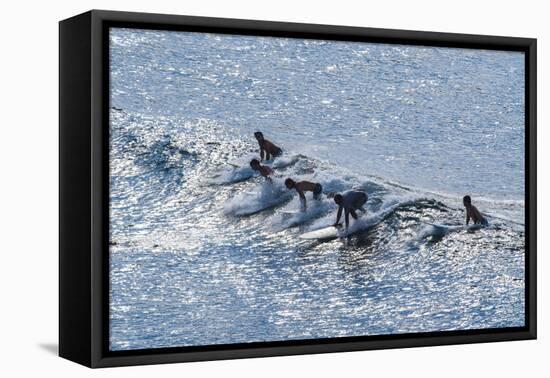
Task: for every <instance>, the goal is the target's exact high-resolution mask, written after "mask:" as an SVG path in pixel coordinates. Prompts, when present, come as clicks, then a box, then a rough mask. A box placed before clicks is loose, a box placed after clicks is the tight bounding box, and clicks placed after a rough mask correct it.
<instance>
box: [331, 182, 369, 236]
mask: <svg viewBox="0 0 550 378" xmlns="http://www.w3.org/2000/svg"><path fill="white" fill-rule="evenodd" d="M368 198H369V196H368V195H367V193H365V192H363V191H360V190H348V191H347V192H344V193H342V194H337V195H335V196H334V202H336V204H337V205H338V214H337V215H336V223H334V224H333V226H334V227H339V226H340V217H341V216H342V210H344V214H345V221H346V230H347V229H348V227H349V215H350V214H351V216H352V217H353V219H355V220H357V213H356V212H355V211H356V210H361V211H362V212H363V213H366V212H367V210H365V208H364V207H363V205H364V204H365V203H367V199H368Z"/></svg>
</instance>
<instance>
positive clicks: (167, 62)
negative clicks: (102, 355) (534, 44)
mask: <svg viewBox="0 0 550 378" xmlns="http://www.w3.org/2000/svg"><path fill="white" fill-rule="evenodd" d="M110 33H111V34H110V60H111V61H110V66H111V77H110V78H111V88H110V91H111V106H112V108H111V112H110V174H111V179H110V199H111V201H110V214H111V216H110V347H111V349H112V350H133V349H143V348H162V347H174V346H196V345H210V344H231V343H247V342H258V341H278V340H299V339H312V338H325V337H343V336H359V335H385V334H398V333H411V332H429V331H445V330H466V329H482V328H495V327H515V326H523V325H524V317H525V297H524V290H525V281H524V274H525V272H524V264H525V260H524V257H525V256H524V253H525V232H524V228H525V227H524V214H525V212H524V190H525V187H524V180H525V178H524V164H525V162H524V137H525V133H524V127H525V124H524V101H525V99H524V90H525V88H524V56H523V54H522V53H517V52H504V51H489V50H467V49H450V48H434V47H422V46H415V47H412V46H401V45H386V44H367V43H356V42H353V43H352V42H335V41H333V42H329V41H317V40H303V39H283V38H270V37H262V38H259V37H249V36H236V35H220V34H218V35H216V34H201V33H183V32H167V31H147V30H135V29H134V30H131V29H111V32H110ZM257 130H261V131H262V132H263V133H264V135H265V136H266V138H267V139H269V140H271V141H273V142H275V143H276V144H277V145H279V146H281V147H282V148H283V150H284V154H283V156H281V157H279V158H276V159H275V160H274V161H270V162H268V163H267V164H269V165H271V166H272V168H273V169H274V170H275V174H276V177H275V179H274V182H273V185H271V184H269V183H266V182H264V180H263V179H262V178H261V177H258V176H257V175H255V174H254V172H253V171H252V170H251V169H250V168H249V166H248V162H249V161H250V159H251V158H254V157H258V156H259V155H258V147H257V143H256V141H255V140H254V138H253V133H254V132H255V131H257ZM287 177H292V178H294V179H307V180H310V181H315V182H320V183H321V184H322V185H323V188H324V194H323V196H322V198H321V200H319V201H315V200H313V199H312V198H311V194H310V193H309V194H307V200H308V210H307V212H305V213H301V212H298V211H297V210H298V209H299V207H300V203H299V200H298V198H297V195H296V193H295V192H291V191H288V190H286V188H285V187H284V185H283V182H284V179H285V178H287ZM351 188H358V189H362V190H365V191H366V192H367V193H368V195H369V201H368V202H367V205H366V208H367V214H366V215H365V216H363V217H361V218H360V219H359V220H358V221H357V222H353V221H352V225H351V229H352V230H353V232H354V233H353V234H352V235H350V236H349V237H347V238H343V239H340V238H337V239H333V240H322V241H315V240H314V241H312V240H304V239H301V238H300V235H301V234H303V233H305V232H308V231H311V230H315V229H318V228H321V227H323V226H326V225H330V224H332V223H334V220H335V217H336V209H337V207H336V205H335V203H334V202H333V200H332V199H331V196H332V195H333V194H334V193H336V192H341V191H344V190H348V189H351ZM465 194H469V195H471V196H472V199H473V203H474V205H476V206H477V207H478V208H479V209H480V211H481V212H482V213H483V214H485V215H486V217H487V218H488V220H489V223H490V225H489V226H488V227H485V228H466V227H464V226H463V224H464V218H465V213H464V209H463V207H462V196H464V195H465ZM434 224H435V225H434Z"/></svg>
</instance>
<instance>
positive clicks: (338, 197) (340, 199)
mask: <svg viewBox="0 0 550 378" xmlns="http://www.w3.org/2000/svg"><path fill="white" fill-rule="evenodd" d="M343 201H344V197H342V195H341V194H337V195H335V196H334V202H336V204H337V205H341V204H342V202H343Z"/></svg>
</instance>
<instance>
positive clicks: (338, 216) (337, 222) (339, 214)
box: [333, 206, 342, 227]
mask: <svg viewBox="0 0 550 378" xmlns="http://www.w3.org/2000/svg"><path fill="white" fill-rule="evenodd" d="M341 217H342V206H339V207H338V213H337V214H336V223H334V224H333V226H334V227H338V224H339V223H340V218H341Z"/></svg>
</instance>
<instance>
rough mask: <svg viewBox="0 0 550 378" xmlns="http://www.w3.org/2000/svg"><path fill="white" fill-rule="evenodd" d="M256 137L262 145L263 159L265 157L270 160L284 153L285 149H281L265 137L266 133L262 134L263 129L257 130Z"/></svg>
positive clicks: (261, 156)
mask: <svg viewBox="0 0 550 378" xmlns="http://www.w3.org/2000/svg"><path fill="white" fill-rule="evenodd" d="M254 137H255V138H256V140H257V141H258V144H259V145H260V158H261V159H262V161H263V160H264V159H265V160H269V159H271V157H277V156H279V155H281V154H282V153H283V150H281V148H280V147H277V146H276V145H274V144H273V143H271V142H270V141H269V140H267V139H265V138H264V134H262V132H261V131H256V132H255V133H254Z"/></svg>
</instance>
